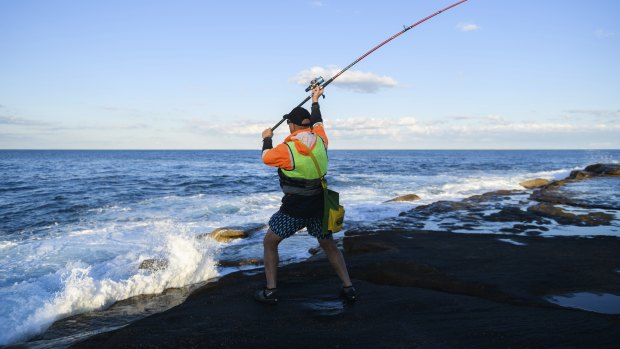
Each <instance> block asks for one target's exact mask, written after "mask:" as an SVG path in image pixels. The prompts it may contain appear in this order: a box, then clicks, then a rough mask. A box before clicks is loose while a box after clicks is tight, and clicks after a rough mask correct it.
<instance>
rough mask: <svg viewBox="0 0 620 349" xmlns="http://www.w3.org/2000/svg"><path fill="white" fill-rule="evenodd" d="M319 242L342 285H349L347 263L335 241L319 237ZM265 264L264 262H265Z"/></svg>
mask: <svg viewBox="0 0 620 349" xmlns="http://www.w3.org/2000/svg"><path fill="white" fill-rule="evenodd" d="M319 244H320V245H321V248H322V249H323V251H325V254H326V255H327V258H328V259H329V263H331V265H332V267H333V268H334V270H335V271H336V274H337V275H338V277H339V278H340V280H341V281H342V286H343V287H350V286H351V285H352V283H351V279H350V278H349V272H348V271H347V265H346V263H345V261H344V257H343V256H342V252H340V250H339V249H338V246H336V242H335V241H334V240H332V239H319ZM265 264H266V263H265Z"/></svg>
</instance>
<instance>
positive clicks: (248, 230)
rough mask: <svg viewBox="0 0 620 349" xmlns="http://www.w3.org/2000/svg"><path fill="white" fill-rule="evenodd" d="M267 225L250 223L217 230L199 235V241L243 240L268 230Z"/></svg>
mask: <svg viewBox="0 0 620 349" xmlns="http://www.w3.org/2000/svg"><path fill="white" fill-rule="evenodd" d="M266 227H267V225H266V224H261V223H250V224H243V225H236V226H229V227H223V228H217V229H215V230H214V231H212V232H211V233H208V234H201V235H198V238H199V239H204V238H207V237H210V238H212V239H214V240H216V241H219V242H230V241H233V240H236V239H243V238H247V237H249V236H251V235H252V234H254V233H256V232H258V231H260V230H261V229H264V228H266Z"/></svg>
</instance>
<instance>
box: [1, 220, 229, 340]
mask: <svg viewBox="0 0 620 349" xmlns="http://www.w3.org/2000/svg"><path fill="white" fill-rule="evenodd" d="M144 227H145V228H146V229H142V230H141V231H139V230H134V231H133V233H139V236H137V235H132V234H131V233H128V232H125V231H123V229H118V227H106V228H103V229H100V230H99V231H98V232H97V233H96V234H95V235H94V236H93V234H88V235H85V234H79V235H73V236H65V237H64V238H54V239H48V240H42V241H41V240H40V241H36V242H32V243H24V244H22V245H21V246H20V247H21V248H19V251H17V248H16V251H12V252H13V253H10V254H14V255H21V254H22V253H30V254H31V256H32V257H29V258H26V259H25V260H23V263H21V264H20V266H18V269H21V270H17V271H14V273H19V272H22V273H27V274H28V275H29V276H30V277H29V278H28V279H25V280H23V281H21V282H16V283H14V284H12V285H5V287H2V288H1V289H0V295H2V297H1V299H2V301H0V303H1V305H2V307H1V308H2V310H1V311H0V315H1V318H2V319H3V320H2V321H1V322H0V344H8V343H14V342H17V341H20V340H24V339H26V338H27V337H28V336H29V335H32V334H36V333H39V332H41V331H43V330H45V329H46V328H47V327H48V326H49V325H51V324H52V323H53V322H54V321H55V320H57V319H60V318H62V317H66V316H69V315H72V314H76V313H82V312H85V311H89V310H93V309H100V308H102V307H106V306H109V305H110V304H112V303H114V302H115V301H118V300H122V299H126V298H129V297H132V296H136V295H140V294H154V293H161V292H162V291H164V290H165V289H167V288H172V287H181V286H184V285H188V284H193V283H197V282H201V281H205V280H207V279H210V278H213V277H215V276H217V271H216V258H217V252H218V251H217V246H216V244H215V243H214V242H212V241H210V240H208V239H207V240H202V241H201V240H199V239H195V238H194V236H192V235H191V234H188V232H187V231H186V230H187V229H185V228H184V227H183V225H179V224H176V223H174V222H172V221H161V222H154V223H152V224H146V225H144ZM124 228H128V227H124ZM129 229H130V230H132V228H130V227H129ZM133 229H135V227H134V228H133ZM5 257H10V256H5ZM154 257H157V258H163V259H165V260H167V261H168V267H167V268H166V269H164V270H160V271H155V272H151V271H145V270H138V265H139V264H140V262H141V260H144V259H146V258H154ZM37 267H43V269H44V271H43V272H38V273H37V272H36V271H34V270H33V269H35V268H37ZM15 276H16V275H15Z"/></svg>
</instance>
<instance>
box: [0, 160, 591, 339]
mask: <svg viewBox="0 0 620 349" xmlns="http://www.w3.org/2000/svg"><path fill="white" fill-rule="evenodd" d="M252 168H253V167H252ZM570 171H571V169H561V170H555V171H545V172H535V173H516V172H511V173H506V174H505V175H498V174H497V172H494V173H493V174H491V175H486V174H484V173H475V174H474V173H469V174H466V175H461V176H459V175H456V174H454V175H453V174H440V175H434V176H421V175H407V174H391V175H385V174H381V173H376V174H355V175H335V176H334V179H336V180H335V181H333V182H334V183H339V186H338V185H336V186H334V187H333V188H334V189H335V190H337V191H339V192H340V193H341V200H342V203H343V204H344V205H345V207H346V210H347V211H346V220H345V229H346V228H348V227H349V226H352V225H355V224H356V223H362V222H373V221H376V220H380V219H384V218H390V217H395V216H397V215H398V214H399V213H400V212H402V211H407V210H409V209H411V208H413V207H415V206H417V205H421V204H428V203H432V202H434V201H438V200H459V199H463V198H465V197H468V196H471V195H476V194H482V193H484V192H488V191H494V190H499V189H523V188H522V187H520V186H519V185H518V183H519V182H521V181H523V180H527V179H532V178H537V177H542V178H548V179H559V178H564V177H565V176H566V175H568V173H569V172H570ZM250 174H251V173H250ZM275 180H276V179H275V178H274V181H275ZM330 186H331V185H330ZM412 193H414V194H417V195H419V196H420V197H421V200H419V201H414V202H390V203H385V201H387V200H389V199H392V198H394V197H396V196H400V195H405V194H412ZM281 197H282V194H281V193H279V192H267V193H256V194H249V195H237V196H230V195H212V194H197V195H193V196H180V195H179V196H176V195H169V196H165V197H153V198H150V199H146V200H144V201H141V202H137V203H133V204H127V203H124V204H123V205H113V204H111V205H108V206H106V207H103V208H101V209H94V210H91V211H89V214H90V216H87V217H85V219H83V220H82V221H80V222H79V223H75V224H71V225H63V224H53V225H50V226H49V227H48V230H49V234H48V235H46V236H37V237H33V238H32V239H30V240H22V241H19V242H12V241H8V242H1V243H0V345H2V344H9V343H15V342H16V341H19V340H23V339H25V338H27V337H28V336H30V335H33V334H36V333H40V332H41V331H43V330H44V329H45V328H47V327H48V326H49V325H50V324H51V323H52V322H53V321H55V320H57V319H59V318H62V317H65V316H68V315H70V314H76V313H80V312H84V311H88V310H92V309H98V308H102V307H106V306H108V305H110V304H111V303H113V302H115V301H118V300H122V299H126V298H129V297H132V296H135V295H139V294H144V293H159V292H162V291H163V290H164V289H166V288H169V287H180V286H184V285H188V284H192V283H196V282H201V281H204V280H207V279H209V278H212V277H214V276H216V275H217V273H218V271H219V272H224V273H225V272H230V271H232V270H235V269H234V268H227V269H219V270H218V269H217V267H216V263H217V260H219V259H220V258H226V259H236V260H242V259H247V258H261V257H262V244H261V243H260V240H261V239H262V236H263V234H264V232H265V230H266V229H263V230H262V231H260V232H258V233H257V234H255V235H253V236H252V237H250V238H248V239H243V240H239V241H235V242H233V243H229V244H218V243H215V242H214V241H211V240H208V239H207V240H204V241H202V240H198V239H195V238H194V236H196V235H200V234H204V233H209V232H211V231H212V230H213V229H215V228H219V227H223V226H228V225H238V224H245V223H266V222H267V221H268V220H269V217H270V216H271V214H273V213H274V212H275V211H277V209H278V207H279V206H280V200H281ZM440 223H442V222H441V221H436V220H432V221H428V222H426V229H433V228H437V229H440V226H438V224H440ZM490 230H491V231H496V227H493V228H492V229H490ZM586 232H590V233H593V234H596V233H598V231H595V230H592V228H587V229H586V228H584V229H580V235H581V234H584V233H586ZM551 233H556V234H558V233H559V234H558V235H562V234H569V233H570V232H566V231H563V232H557V231H554V232H550V233H549V234H551ZM601 233H602V231H601ZM546 234H547V233H546ZM338 236H341V235H338ZM316 245H317V243H316V240H315V239H313V238H311V237H309V236H307V233H305V232H301V233H300V234H298V235H296V236H293V237H291V238H290V239H287V240H286V241H284V242H283V243H282V245H281V246H282V247H281V249H280V256H281V260H282V261H283V262H292V261H297V260H302V259H305V258H307V257H309V253H308V248H309V247H314V246H316ZM150 258H162V259H166V260H168V262H169V266H168V268H166V269H165V270H161V271H156V272H148V271H139V270H138V269H137V267H138V265H139V264H140V262H141V261H142V260H144V259H150ZM15 261H18V263H16V262H15Z"/></svg>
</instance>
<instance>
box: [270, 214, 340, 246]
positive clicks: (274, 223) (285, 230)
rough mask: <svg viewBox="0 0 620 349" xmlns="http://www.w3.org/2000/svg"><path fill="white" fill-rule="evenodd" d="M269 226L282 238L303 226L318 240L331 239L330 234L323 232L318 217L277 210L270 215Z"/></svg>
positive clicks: (321, 221)
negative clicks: (288, 213)
mask: <svg viewBox="0 0 620 349" xmlns="http://www.w3.org/2000/svg"><path fill="white" fill-rule="evenodd" d="M269 228H270V229H271V231H272V232H274V233H275V234H276V235H278V236H279V237H281V238H282V239H286V238H287V237H289V236H291V235H293V234H295V233H296V232H298V231H300V230H301V229H303V228H308V234H310V235H312V236H314V237H315V238H317V239H319V240H331V239H332V234H330V233H323V219H322V218H320V217H313V218H297V217H291V216H289V215H287V214H286V213H284V212H282V211H278V212H276V213H275V214H274V215H273V216H271V219H270V220H269Z"/></svg>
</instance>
